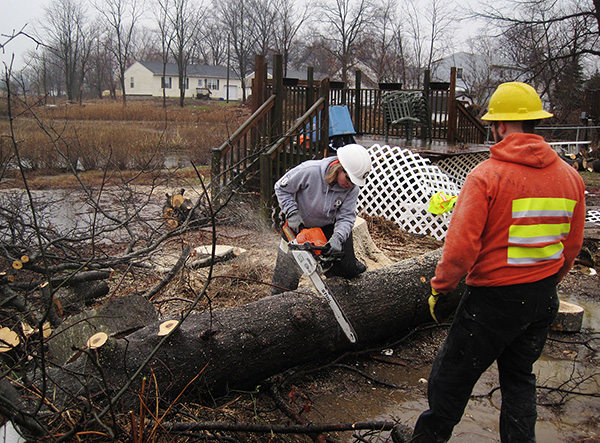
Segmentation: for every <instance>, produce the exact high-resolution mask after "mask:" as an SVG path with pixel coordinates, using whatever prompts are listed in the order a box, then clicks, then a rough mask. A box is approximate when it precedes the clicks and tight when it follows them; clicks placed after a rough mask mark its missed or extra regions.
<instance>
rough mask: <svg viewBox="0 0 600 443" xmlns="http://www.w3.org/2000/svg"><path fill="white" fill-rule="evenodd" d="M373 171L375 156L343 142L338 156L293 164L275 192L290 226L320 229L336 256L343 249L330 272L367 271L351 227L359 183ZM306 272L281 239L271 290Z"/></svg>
mask: <svg viewBox="0 0 600 443" xmlns="http://www.w3.org/2000/svg"><path fill="white" fill-rule="evenodd" d="M370 170H371V157H370V155H369V153H368V152H367V150H366V149H365V148H364V147H363V146H361V145H357V144H350V145H346V146H342V147H340V148H338V150H337V156H335V157H326V158H324V159H321V160H307V161H305V162H303V163H301V164H300V165H298V166H296V167H295V168H292V169H291V170H290V171H288V172H287V173H286V174H285V175H283V177H281V178H280V179H279V180H278V181H277V183H275V195H276V196H277V200H278V202H279V207H280V208H281V212H282V213H283V214H284V215H285V218H286V220H287V222H288V225H289V226H290V228H292V230H294V231H295V232H296V233H298V232H299V231H300V229H302V228H321V229H322V230H323V233H324V234H325V236H326V237H327V239H328V243H327V246H329V251H330V252H331V253H332V254H336V253H340V252H343V253H344V255H343V258H342V259H341V260H340V261H339V262H335V263H334V265H333V266H332V267H331V269H330V270H329V271H328V272H327V275H328V276H330V275H339V276H342V277H346V278H352V277H356V276H357V275H359V274H360V273H362V272H364V271H365V270H366V266H365V265H364V264H363V263H361V262H359V261H358V260H357V259H356V256H355V255H354V246H353V243H352V227H353V226H354V222H355V221H356V201H357V199H358V192H359V186H363V185H364V184H365V179H366V178H367V175H368V174H369V171H370ZM301 276H302V271H301V270H300V268H299V267H298V266H297V265H296V262H295V261H294V259H293V258H292V256H291V254H289V253H287V252H286V244H285V242H283V240H282V245H281V246H280V248H279V250H278V253H277V264H276V266H275V272H274V274H273V288H272V293H273V294H278V293H281V292H284V291H288V290H295V289H297V288H298V283H299V281H300V277H301Z"/></svg>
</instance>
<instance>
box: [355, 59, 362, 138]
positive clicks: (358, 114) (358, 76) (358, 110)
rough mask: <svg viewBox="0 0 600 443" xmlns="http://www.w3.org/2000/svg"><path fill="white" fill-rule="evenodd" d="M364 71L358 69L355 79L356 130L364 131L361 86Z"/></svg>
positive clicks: (358, 131)
mask: <svg viewBox="0 0 600 443" xmlns="http://www.w3.org/2000/svg"><path fill="white" fill-rule="evenodd" d="M361 83H362V72H361V71H360V70H359V69H357V70H356V72H355V81H354V132H356V133H358V134H360V133H362V118H361V115H362V103H361V95H362V93H361V88H362V84H361Z"/></svg>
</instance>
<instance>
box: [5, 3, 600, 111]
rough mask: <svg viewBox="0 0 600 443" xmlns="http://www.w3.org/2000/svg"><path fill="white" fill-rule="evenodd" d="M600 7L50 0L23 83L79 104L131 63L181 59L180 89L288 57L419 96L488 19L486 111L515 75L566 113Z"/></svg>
mask: <svg viewBox="0 0 600 443" xmlns="http://www.w3.org/2000/svg"><path fill="white" fill-rule="evenodd" d="M597 3H598V2H597V0H577V1H575V2H573V1H558V2H556V1H549V0H540V1H536V2H529V1H524V0H503V1H500V2H492V1H489V0H484V1H483V2H482V3H480V4H479V5H477V6H476V7H473V8H472V9H471V10H468V9H466V8H465V7H464V6H463V5H461V4H459V3H458V2H457V3H454V4H452V3H449V2H443V1H441V0H307V1H306V2H300V3H298V2H293V1H291V0H225V1H211V0H145V2H144V1H143V0H106V1H102V2H93V3H92V4H91V6H88V2H84V1H83V0H52V1H51V2H50V3H49V4H48V6H47V7H46V8H45V10H44V15H43V17H40V20H39V21H38V22H37V23H35V24H31V26H29V27H28V28H27V29H26V30H27V31H28V32H29V33H30V34H31V35H32V36H35V38H36V39H37V40H38V41H39V42H41V43H42V45H41V46H39V47H38V50H36V51H34V52H32V53H31V54H29V55H28V65H27V68H25V69H24V71H22V72H20V73H19V75H18V76H17V79H18V81H19V82H20V83H21V86H22V89H23V91H24V92H25V91H30V92H32V93H34V94H37V95H41V96H48V95H50V96H62V95H64V96H66V97H67V98H68V99H69V100H80V99H81V97H83V96H84V95H88V96H98V97H101V96H102V92H103V91H106V90H110V91H111V92H112V94H113V96H114V95H115V93H116V91H117V90H124V88H125V78H124V72H125V69H126V68H127V67H128V66H129V65H131V63H133V62H134V61H135V60H148V61H162V62H165V63H166V62H174V63H176V64H177V66H178V69H179V83H180V85H183V82H184V81H185V75H186V72H185V70H186V66H188V65H189V64H196V63H198V64H209V65H221V66H224V65H227V66H229V67H231V68H232V69H233V70H234V71H235V72H236V73H237V75H238V77H239V78H240V79H241V80H242V82H244V80H245V78H246V76H247V75H248V74H249V73H251V72H252V70H253V68H254V67H253V63H254V57H255V55H256V54H260V55H264V56H266V57H267V59H269V58H268V57H269V56H270V55H271V54H273V53H280V54H282V55H283V58H284V69H285V70H286V71H287V70H288V69H305V68H306V67H307V66H312V67H314V68H315V71H316V72H319V73H323V74H325V75H327V76H329V77H330V78H332V79H339V80H342V81H348V80H349V72H351V71H352V70H353V69H360V70H362V71H363V72H365V73H367V74H368V75H366V76H364V77H363V78H365V77H366V78H370V79H373V80H374V81H378V82H399V83H402V84H404V86H405V87H409V88H410V87H415V88H416V87H420V86H421V82H422V79H423V72H424V71H425V70H430V72H432V73H433V76H434V77H436V76H437V77H438V79H442V80H445V79H446V78H447V75H448V74H447V72H445V71H446V67H447V65H446V64H444V63H442V61H443V60H444V58H446V57H448V56H450V55H451V54H453V53H455V52H456V51H457V46H456V43H457V41H458V40H459V38H457V37H459V34H458V31H459V29H460V28H461V27H464V26H477V25H476V24H477V23H480V24H481V25H482V28H481V29H480V31H479V32H478V33H477V37H476V38H473V39H472V40H471V41H470V44H469V49H468V50H467V51H466V52H467V53H468V54H467V58H466V61H463V62H462V63H463V64H464V66H463V67H464V78H463V80H464V83H465V85H466V87H467V91H466V95H468V96H470V98H471V99H472V100H473V102H475V103H476V104H480V105H482V104H484V103H485V100H486V99H487V98H488V95H489V93H490V90H493V88H494V87H495V84H497V83H498V82H500V81H506V80H515V79H518V80H523V81H528V82H531V83H533V84H534V85H535V86H536V87H537V88H539V90H540V92H542V93H543V94H544V95H545V96H546V97H547V99H548V100H549V101H550V103H551V107H552V108H553V110H554V111H555V112H558V114H568V113H569V112H570V111H571V110H572V109H571V108H572V107H573V103H574V102H576V101H577V100H579V101H581V100H580V99H581V95H582V89H583V84H584V82H585V81H586V80H588V79H590V78H592V77H593V78H595V80H596V81H597V77H598V76H597V75H596V77H594V74H597V70H598V55H600V54H599V51H598V49H597V48H598V46H599V45H598V39H599V38H600V33H599V25H598V22H599V19H600V14H599V13H598V8H597ZM467 4H468V3H467ZM471 19H477V21H475V22H473V21H471V22H468V23H475V24H474V25H473V24H467V25H465V24H462V25H461V24H460V23H461V21H462V20H471ZM19 38H26V37H25V36H23V35H22V36H20V37H19ZM3 49H6V48H3ZM8 50H10V47H8ZM438 69H439V70H440V71H439V72H438ZM243 86H245V84H243ZM180 90H181V91H182V95H181V97H180V104H183V100H184V97H183V91H184V88H180ZM242 91H244V92H245V88H242ZM243 98H244V99H245V97H243ZM123 100H126V98H125V96H123Z"/></svg>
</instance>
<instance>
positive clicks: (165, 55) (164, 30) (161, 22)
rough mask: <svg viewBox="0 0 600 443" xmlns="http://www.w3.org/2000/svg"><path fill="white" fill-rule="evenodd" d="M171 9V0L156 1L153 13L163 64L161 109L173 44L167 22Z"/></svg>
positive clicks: (164, 97)
mask: <svg viewBox="0 0 600 443" xmlns="http://www.w3.org/2000/svg"><path fill="white" fill-rule="evenodd" d="M170 9H171V0H158V1H157V5H156V10H155V12H154V16H155V18H156V22H157V24H158V36H159V39H160V49H161V50H160V54H161V61H162V64H163V73H162V81H161V86H162V97H163V107H164V108H166V107H167V97H166V90H165V88H166V85H165V75H166V69H167V63H168V61H169V53H170V52H171V44H172V43H173V33H174V31H173V29H172V28H171V26H170V20H169V11H170Z"/></svg>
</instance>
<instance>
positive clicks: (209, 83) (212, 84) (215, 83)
mask: <svg viewBox="0 0 600 443" xmlns="http://www.w3.org/2000/svg"><path fill="white" fill-rule="evenodd" d="M205 87H206V88H208V89H212V90H213V91H217V90H219V79H218V78H207V79H206V83H205Z"/></svg>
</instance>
